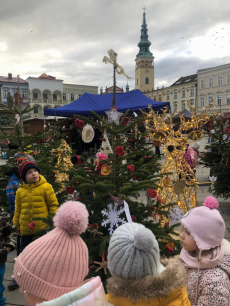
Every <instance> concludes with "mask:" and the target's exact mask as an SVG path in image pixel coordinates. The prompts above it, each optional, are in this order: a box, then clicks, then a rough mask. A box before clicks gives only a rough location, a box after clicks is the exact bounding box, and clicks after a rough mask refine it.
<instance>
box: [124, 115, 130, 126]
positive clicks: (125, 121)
mask: <svg viewBox="0 0 230 306" xmlns="http://www.w3.org/2000/svg"><path fill="white" fill-rule="evenodd" d="M128 123H129V117H126V118H125V120H124V122H123V124H124V125H127V124H128Z"/></svg>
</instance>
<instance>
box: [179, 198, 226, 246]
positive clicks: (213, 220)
mask: <svg viewBox="0 0 230 306" xmlns="http://www.w3.org/2000/svg"><path fill="white" fill-rule="evenodd" d="M218 207H219V203H218V202H217V200H216V199H215V198H214V197H211V196H209V197H207V198H206V199H205V201H204V203H203V206H202V207H196V208H194V209H191V210H190V211H188V212H187V213H186V214H185V215H184V216H183V218H182V219H181V224H182V225H183V226H184V227H185V228H186V229H187V230H188V231H189V232H190V234H191V235H192V236H193V238H194V240H195V241H196V244H197V246H198V248H199V249H200V250H202V251H204V250H210V249H211V248H215V247H217V246H219V245H220V244H221V243H222V241H223V239H224V235H225V229H226V228H225V223H224V220H223V218H222V216H221V214H220V213H219V211H218V210H217V209H216V208H218Z"/></svg>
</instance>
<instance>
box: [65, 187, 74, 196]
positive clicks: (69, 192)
mask: <svg viewBox="0 0 230 306" xmlns="http://www.w3.org/2000/svg"><path fill="white" fill-rule="evenodd" d="M65 191H66V192H67V193H68V194H73V193H74V191H75V189H74V188H73V186H66V187H65Z"/></svg>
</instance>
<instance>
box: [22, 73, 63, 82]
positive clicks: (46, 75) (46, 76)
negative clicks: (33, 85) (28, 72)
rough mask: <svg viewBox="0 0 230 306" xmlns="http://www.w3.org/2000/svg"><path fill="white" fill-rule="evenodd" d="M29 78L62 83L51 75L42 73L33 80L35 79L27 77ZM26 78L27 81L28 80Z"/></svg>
mask: <svg viewBox="0 0 230 306" xmlns="http://www.w3.org/2000/svg"><path fill="white" fill-rule="evenodd" d="M29 78H31V79H43V80H51V81H63V80H59V79H56V78H55V77H53V76H52V75H48V74H46V73H43V74H41V75H40V76H39V77H37V78H35V77H31V76H29ZM29 78H28V79H29Z"/></svg>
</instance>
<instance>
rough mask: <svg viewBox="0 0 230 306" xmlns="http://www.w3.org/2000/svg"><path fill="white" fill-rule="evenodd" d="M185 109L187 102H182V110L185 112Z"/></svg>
mask: <svg viewBox="0 0 230 306" xmlns="http://www.w3.org/2000/svg"><path fill="white" fill-rule="evenodd" d="M183 110H185V103H184V102H183V103H181V111H182V112H183Z"/></svg>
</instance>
